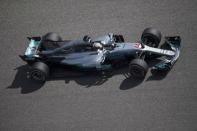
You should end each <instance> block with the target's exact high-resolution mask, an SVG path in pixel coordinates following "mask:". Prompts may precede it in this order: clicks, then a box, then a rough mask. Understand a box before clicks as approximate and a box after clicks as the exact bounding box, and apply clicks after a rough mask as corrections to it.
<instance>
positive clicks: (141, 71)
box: [130, 65, 145, 77]
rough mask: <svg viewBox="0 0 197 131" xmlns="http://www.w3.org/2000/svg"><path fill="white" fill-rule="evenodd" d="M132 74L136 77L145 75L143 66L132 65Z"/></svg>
mask: <svg viewBox="0 0 197 131" xmlns="http://www.w3.org/2000/svg"><path fill="white" fill-rule="evenodd" d="M130 74H131V76H134V77H144V76H145V71H144V69H143V68H142V67H140V66H138V65H132V66H131V67H130Z"/></svg>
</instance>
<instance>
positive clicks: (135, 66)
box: [129, 59, 148, 78]
mask: <svg viewBox="0 0 197 131" xmlns="http://www.w3.org/2000/svg"><path fill="white" fill-rule="evenodd" d="M147 71H148V65H147V63H146V62H145V61H144V60H142V59H134V60H132V61H131V62H130V64H129V73H130V75H131V77H135V78H144V77H145V76H146V73H147Z"/></svg>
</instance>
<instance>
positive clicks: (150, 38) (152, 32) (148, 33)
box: [141, 28, 162, 48]
mask: <svg viewBox="0 0 197 131" xmlns="http://www.w3.org/2000/svg"><path fill="white" fill-rule="evenodd" d="M161 37H162V35H161V32H160V31H158V30H157V29H154V28H146V29H145V30H144V31H143V33H142V36H141V40H142V42H143V44H145V45H148V46H150V47H154V48H157V47H158V46H159V43H160V41H161Z"/></svg>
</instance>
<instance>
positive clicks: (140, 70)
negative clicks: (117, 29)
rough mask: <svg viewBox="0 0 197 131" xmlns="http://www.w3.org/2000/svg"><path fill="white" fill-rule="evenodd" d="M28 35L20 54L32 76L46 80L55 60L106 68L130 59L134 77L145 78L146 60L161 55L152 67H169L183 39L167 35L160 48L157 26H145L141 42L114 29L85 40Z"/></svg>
mask: <svg viewBox="0 0 197 131" xmlns="http://www.w3.org/2000/svg"><path fill="white" fill-rule="evenodd" d="M28 39H29V40H30V44H29V46H28V48H27V49H26V52H25V55H20V57H21V58H22V59H23V60H24V61H26V62H27V63H28V64H29V65H30V66H31V70H30V78H32V79H33V80H37V81H41V82H45V81H46V78H47V77H48V76H49V74H50V67H51V65H53V64H60V65H65V67H67V66H71V67H72V68H77V69H80V70H85V71H87V70H97V71H105V70H109V69H111V68H113V67H114V66H116V65H117V64H119V63H121V62H124V63H125V62H127V63H128V65H129V73H130V75H131V76H132V77H136V78H144V77H145V75H146V73H147V71H148V68H149V66H148V64H147V63H146V61H147V60H150V59H155V58H158V57H162V60H161V62H159V63H157V64H155V65H154V66H153V67H152V69H153V70H159V71H169V70H170V69H171V68H172V66H173V65H174V63H175V62H176V61H177V59H178V57H179V53H180V42H181V38H180V37H179V36H172V37H165V43H164V44H163V45H165V46H163V47H166V48H158V47H159V43H160V41H161V33H160V32H159V31H158V30H156V29H154V28H147V29H145V30H144V31H143V33H142V36H141V42H135V43H130V42H125V41H124V38H123V36H122V35H115V34H112V33H109V34H108V35H105V36H102V37H98V38H96V39H91V38H90V37H89V36H84V38H83V40H62V38H61V37H60V36H59V35H58V34H57V33H47V34H46V35H44V36H42V37H28ZM166 45H167V46H166ZM167 47H168V48H167Z"/></svg>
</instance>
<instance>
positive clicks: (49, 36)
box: [42, 32, 62, 42]
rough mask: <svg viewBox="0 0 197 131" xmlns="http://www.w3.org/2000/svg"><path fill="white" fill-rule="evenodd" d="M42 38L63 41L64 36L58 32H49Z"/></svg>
mask: <svg viewBox="0 0 197 131" xmlns="http://www.w3.org/2000/svg"><path fill="white" fill-rule="evenodd" d="M42 40H43V41H52V42H57V41H62V38H61V37H60V36H59V35H58V34H57V33H54V32H49V33H47V34H46V35H44V36H43V37H42Z"/></svg>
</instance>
